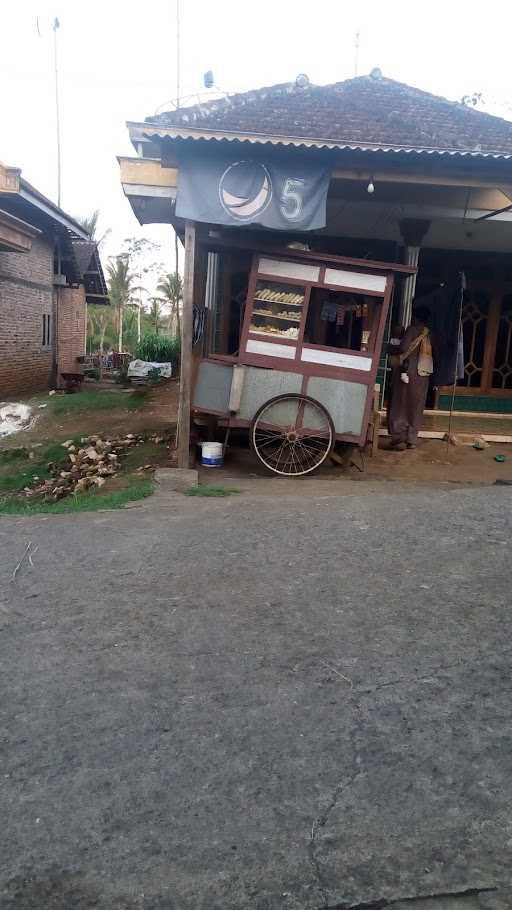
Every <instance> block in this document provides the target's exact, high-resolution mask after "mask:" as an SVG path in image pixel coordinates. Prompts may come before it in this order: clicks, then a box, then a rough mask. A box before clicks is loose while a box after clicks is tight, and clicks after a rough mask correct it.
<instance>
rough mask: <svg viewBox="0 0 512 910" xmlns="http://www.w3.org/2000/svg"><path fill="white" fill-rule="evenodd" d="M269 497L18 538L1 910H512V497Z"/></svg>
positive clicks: (0, 722) (171, 502) (4, 710)
mask: <svg viewBox="0 0 512 910" xmlns="http://www.w3.org/2000/svg"><path fill="white" fill-rule="evenodd" d="M255 483H256V482H255ZM274 489H275V491H276V493H275V495H274V494H273V493H272V491H271V492H270V495H269V493H268V491H269V487H268V485H267V486H266V487H265V494H264V495H255V496H253V495H251V494H250V493H245V492H244V493H243V494H242V495H240V496H237V497H235V496H233V497H231V498H229V499H218V500H215V499H191V498H187V497H183V496H181V495H178V494H174V495H169V496H167V497H166V496H161V497H160V499H159V500H151V501H148V502H146V503H145V504H144V505H143V506H141V507H139V508H135V509H130V510H126V511H122V512H106V513H98V514H92V515H77V516H53V517H48V516H46V517H44V516H42V517H38V518H33V519H14V518H9V519H3V520H2V521H0V563H1V576H0V584H1V587H0V627H1V628H0V648H1V653H0V659H1V665H0V682H1V699H0V713H1V718H0V737H1V756H0V785H1V793H0V819H1V822H0V879H1V887H0V907H1V908H2V910H14V908H15V910H27V908H30V910H32V908H34V910H35V908H37V910H57V908H58V910H85V908H87V910H89V908H95V910H164V908H165V910H245V908H251V910H277V908H279V910H319V908H323V907H326V906H329V907H336V906H342V907H349V906H354V905H355V906H357V905H360V904H366V905H368V906H370V907H379V908H381V907H384V906H387V905H388V904H387V903H386V902H393V901H399V900H400V899H402V900H403V899H407V898H414V897H416V898H417V897H420V896H428V895H443V894H444V895H450V894H454V893H457V892H460V894H459V896H458V897H457V898H453V899H449V898H448V897H446V896H445V897H443V898H442V899H440V900H439V901H437V902H433V901H430V902H429V903H428V904H427V903H426V902H424V903H421V907H422V908H424V910H426V908H427V907H428V910H431V908H433V907H435V908H436V910H437V907H442V908H443V910H444V908H456V910H459V908H462V910H466V908H467V910H473V908H476V907H478V908H480V907H486V908H491V907H492V908H493V910H496V908H500V910H505V908H510V907H511V906H512V892H511V891H510V890H507V889H509V888H510V878H511V874H512V873H511V871H510V870H511V868H512V865H511V852H512V851H511V847H512V728H511V713H512V699H511V694H512V693H511V689H512V684H511V674H510V659H511V653H512V641H511V634H510V633H511V617H512V612H511V600H512V586H511V575H512V565H511V564H512V556H511V524H512V519H511V505H512V490H511V489H509V488H506V487H503V488H498V487H489V488H479V489H460V488H459V489H452V488H444V489H437V490H435V489H431V490H428V489H415V490H406V489H405V490H404V489H401V488H400V487H399V486H398V485H392V486H391V485H380V486H379V485H377V486H376V487H375V488H371V487H369V486H365V485H364V484H361V483H352V484H350V483H347V484H345V485H343V484H342V485H340V486H339V487H336V486H335V485H333V484H330V485H329V488H328V495H323V492H322V491H323V489H324V488H323V487H322V486H321V485H320V486H318V487H315V485H314V482H313V481H311V482H309V483H308V482H306V484H305V486H304V488H303V491H302V490H301V488H300V487H298V486H297V485H294V486H291V487H290V488H289V491H290V492H287V489H286V487H285V486H284V485H283V484H282V483H281V484H279V485H277V486H276V487H275V488H274ZM277 494H279V495H277ZM29 542H31V544H32V551H33V550H34V549H35V548H36V547H37V550H36V552H35V553H34V555H33V558H32V562H33V565H30V561H29V559H28V558H27V557H25V559H24V560H23V562H22V564H21V565H20V567H19V569H18V571H17V573H16V577H15V578H13V572H14V569H15V567H16V565H17V563H18V562H19V560H20V558H21V556H22V554H23V553H24V551H25V548H26V546H27V544H28V543H29ZM486 887H494V888H498V889H499V890H498V891H493V892H489V893H486V894H481V895H480V896H479V895H478V894H472V895H471V894H469V893H467V894H466V895H465V896H463V895H462V892H469V891H470V890H471V889H477V890H478V889H483V888H486ZM402 906H403V907H407V908H412V907H413V904H412V903H406V904H400V907H402ZM418 906H420V905H418Z"/></svg>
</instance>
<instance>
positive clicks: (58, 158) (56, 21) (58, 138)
mask: <svg viewBox="0 0 512 910" xmlns="http://www.w3.org/2000/svg"><path fill="white" fill-rule="evenodd" d="M59 28H60V22H59V20H58V19H57V17H55V19H54V22H53V60H54V65H55V113H56V118H57V205H58V206H59V208H60V114H59V74H58V67H57V29H59Z"/></svg>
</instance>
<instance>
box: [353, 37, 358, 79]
mask: <svg viewBox="0 0 512 910" xmlns="http://www.w3.org/2000/svg"><path fill="white" fill-rule="evenodd" d="M358 70H359V29H358V30H357V32H356V45H355V52H354V76H357V72H358Z"/></svg>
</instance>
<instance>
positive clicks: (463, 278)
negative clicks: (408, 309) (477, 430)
mask: <svg viewBox="0 0 512 910" xmlns="http://www.w3.org/2000/svg"><path fill="white" fill-rule="evenodd" d="M465 287H466V276H465V275H464V274H462V275H461V278H460V301H459V333H458V335H457V352H458V346H459V341H460V333H461V332H462V306H463V304H464V290H465ZM457 360H458V353H457V358H456V359H455V372H454V376H453V388H452V397H451V401H450V416H449V418H448V433H447V434H446V447H447V449H449V448H450V442H451V435H452V421H453V409H454V405H455V393H456V391H457Z"/></svg>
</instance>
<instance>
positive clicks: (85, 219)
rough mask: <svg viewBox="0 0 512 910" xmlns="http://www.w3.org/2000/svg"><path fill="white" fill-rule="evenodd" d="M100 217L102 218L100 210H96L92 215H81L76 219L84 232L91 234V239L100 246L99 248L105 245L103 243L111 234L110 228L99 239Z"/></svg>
mask: <svg viewBox="0 0 512 910" xmlns="http://www.w3.org/2000/svg"><path fill="white" fill-rule="evenodd" d="M99 217H100V210H99V209H94V212H92V214H91V215H79V216H78V217H77V218H75V221H77V222H78V224H79V225H80V227H82V228H83V229H84V231H86V233H87V234H89V239H90V240H94V241H95V242H96V243H97V244H98V246H100V245H101V244H102V243H103V241H104V240H105V238H106V237H108V235H109V234H110V228H107V230H106V231H104V232H103V234H102V235H101V237H98V221H99Z"/></svg>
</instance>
